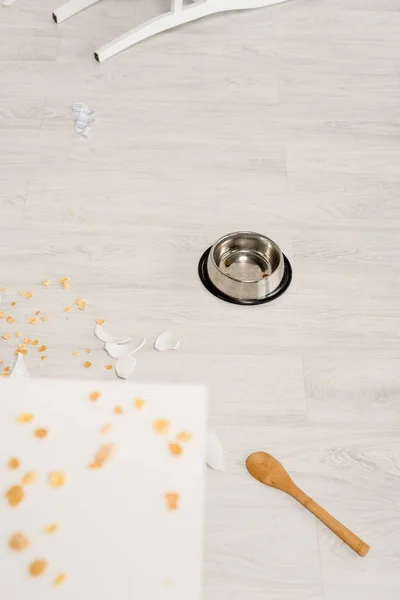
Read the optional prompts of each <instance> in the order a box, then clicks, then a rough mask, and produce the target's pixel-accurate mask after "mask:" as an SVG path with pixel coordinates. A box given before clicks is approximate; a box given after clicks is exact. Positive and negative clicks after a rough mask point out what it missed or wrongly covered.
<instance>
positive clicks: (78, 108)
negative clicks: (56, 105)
mask: <svg viewBox="0 0 400 600" xmlns="http://www.w3.org/2000/svg"><path fill="white" fill-rule="evenodd" d="M95 116H96V112H95V111H94V110H93V109H92V108H89V107H88V106H86V104H83V103H82V102H74V104H73V105H72V118H73V120H74V123H75V129H76V133H77V134H78V135H79V136H81V137H82V136H83V137H88V136H89V133H90V130H91V129H92V125H93V123H94V120H95Z"/></svg>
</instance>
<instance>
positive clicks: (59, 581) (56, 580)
mask: <svg viewBox="0 0 400 600" xmlns="http://www.w3.org/2000/svg"><path fill="white" fill-rule="evenodd" d="M66 579H67V576H66V574H65V573H60V574H59V575H57V577H55V578H54V585H62V584H63V583H65V581H66Z"/></svg>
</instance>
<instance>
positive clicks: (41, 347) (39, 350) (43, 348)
mask: <svg viewBox="0 0 400 600" xmlns="http://www.w3.org/2000/svg"><path fill="white" fill-rule="evenodd" d="M46 350H47V346H40V348H38V352H45V351H46Z"/></svg>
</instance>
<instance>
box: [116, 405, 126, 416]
mask: <svg viewBox="0 0 400 600" xmlns="http://www.w3.org/2000/svg"><path fill="white" fill-rule="evenodd" d="M114 412H115V414H116V415H123V414H124V411H123V409H122V408H121V407H120V406H114Z"/></svg>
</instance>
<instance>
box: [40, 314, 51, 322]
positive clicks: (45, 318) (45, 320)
mask: <svg viewBox="0 0 400 600" xmlns="http://www.w3.org/2000/svg"><path fill="white" fill-rule="evenodd" d="M42 321H43V323H47V321H50V317H49V315H44V317H42Z"/></svg>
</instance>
